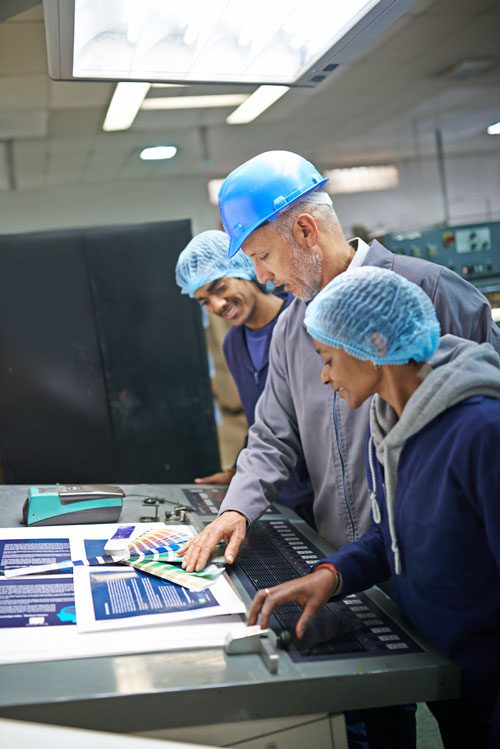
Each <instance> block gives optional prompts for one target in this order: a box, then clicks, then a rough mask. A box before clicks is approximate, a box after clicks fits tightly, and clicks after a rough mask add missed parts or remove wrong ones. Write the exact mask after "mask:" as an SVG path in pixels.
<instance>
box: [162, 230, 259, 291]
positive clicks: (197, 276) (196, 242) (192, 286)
mask: <svg viewBox="0 0 500 749" xmlns="http://www.w3.org/2000/svg"><path fill="white" fill-rule="evenodd" d="M228 249H229V237H228V236H227V234H225V233H224V232H223V231H217V230H212V231H204V232H202V233H201V234H198V235H197V236H196V237H193V239H192V240H191V241H190V242H189V244H188V245H187V246H186V247H185V248H184V249H183V250H182V252H181V254H180V255H179V258H178V260H177V265H176V266H175V280H176V281H177V285H178V286H180V288H181V292H182V293H183V294H189V296H190V297H191V298H192V299H193V298H194V292H195V291H196V289H199V288H200V287H201V286H205V284H207V283H210V282H211V281H216V280H217V279H218V278H223V277H226V278H243V279H245V280H247V281H255V280H256V279H257V276H256V274H255V269H254V267H253V263H252V261H251V260H249V259H248V257H247V256H246V255H245V253H243V252H239V253H238V255H237V256H236V257H233V258H231V259H229V258H228V256H227V253H228Z"/></svg>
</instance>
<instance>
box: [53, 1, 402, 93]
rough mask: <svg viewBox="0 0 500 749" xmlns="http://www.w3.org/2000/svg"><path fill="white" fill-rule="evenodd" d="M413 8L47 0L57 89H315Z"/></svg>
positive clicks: (380, 4) (399, 5)
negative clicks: (142, 83)
mask: <svg viewBox="0 0 500 749" xmlns="http://www.w3.org/2000/svg"><path fill="white" fill-rule="evenodd" d="M414 2H415V0H349V2H332V0H274V1H273V2H272V3H270V2H269V1H268V0H253V2H248V3H243V2H241V0H184V1H183V2H179V3H173V2H165V0H149V2H146V1H145V0H143V1H142V2H140V1H139V0H106V2H102V1H99V0H57V2H55V1H54V0H44V19H45V31H46V36H47V51H48V62H49V73H50V76H51V78H53V79H55V80H73V79H86V80H121V81H124V80H147V81H164V82H170V83H181V82H186V83H190V82H191V83H207V82H210V83H248V84H255V85H258V84H280V85H286V86H289V85H305V86H314V85H316V84H318V83H321V81H323V80H324V78H325V77H326V76H327V75H328V74H329V73H330V72H331V71H333V70H334V69H335V68H336V67H337V66H338V65H339V64H345V63H346V62H351V61H352V60H353V59H355V58H359V57H360V56H361V55H363V54H366V50H367V43H371V42H372V41H373V40H374V39H376V38H377V37H378V36H379V35H380V34H381V33H382V32H384V31H385V30H386V29H387V28H388V27H389V26H390V25H391V24H392V23H393V22H394V21H395V20H396V19H397V18H399V17H400V16H401V15H402V14H403V13H404V12H405V11H406V10H407V9H408V8H409V7H411V5H412V4H413V3H414Z"/></svg>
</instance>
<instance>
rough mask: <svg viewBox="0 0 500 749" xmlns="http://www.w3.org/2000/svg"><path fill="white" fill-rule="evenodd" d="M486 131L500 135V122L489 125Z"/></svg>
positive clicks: (489, 133)
mask: <svg viewBox="0 0 500 749" xmlns="http://www.w3.org/2000/svg"><path fill="white" fill-rule="evenodd" d="M486 132H487V133H488V135H500V122H494V123H493V125H489V126H488V128H487V130H486Z"/></svg>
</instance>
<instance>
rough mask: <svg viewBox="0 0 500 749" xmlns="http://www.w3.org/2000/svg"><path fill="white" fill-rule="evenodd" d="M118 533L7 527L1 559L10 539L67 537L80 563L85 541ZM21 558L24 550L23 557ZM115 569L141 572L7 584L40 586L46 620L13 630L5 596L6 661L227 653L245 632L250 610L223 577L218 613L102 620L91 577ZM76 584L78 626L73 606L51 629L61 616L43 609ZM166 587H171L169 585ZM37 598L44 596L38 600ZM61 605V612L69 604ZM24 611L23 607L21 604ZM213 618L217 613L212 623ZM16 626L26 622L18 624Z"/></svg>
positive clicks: (0, 536) (2, 651)
mask: <svg viewBox="0 0 500 749" xmlns="http://www.w3.org/2000/svg"><path fill="white" fill-rule="evenodd" d="M160 525H164V524H160ZM116 527H117V525H116V524H102V525H91V526H44V527H38V528H23V527H19V528H2V529H0V554H1V552H2V549H3V546H2V542H4V541H10V542H12V541H15V540H19V541H21V542H22V541H23V540H24V539H60V540H61V541H64V540H65V539H69V544H70V547H71V554H70V556H71V558H73V559H81V558H83V557H85V556H87V552H86V549H85V544H84V541H85V540H88V541H92V540H94V541H96V540H97V541H101V540H106V539H107V538H109V537H110V536H112V535H113V533H114V531H115V530H116ZM150 527H152V526H151V524H144V525H143V528H142V529H141V530H143V531H145V530H147V529H148V528H150ZM12 548H14V557H15V547H13V546H12V545H11V550H12ZM43 548H44V547H43V543H41V544H40V549H41V550H43ZM63 548H64V546H63ZM43 553H46V552H43ZM43 553H42V551H41V552H40V558H42V557H43ZM60 553H63V552H60ZM21 556H22V551H21V552H20V557H21ZM11 559H12V552H11ZM0 565H1V559H0ZM114 570H118V572H119V574H121V573H122V572H123V571H125V572H126V573H127V574H130V573H132V574H136V573H135V571H134V570H133V569H132V568H128V567H123V566H120V567H100V568H92V569H89V568H87V567H79V568H75V570H74V573H76V574H73V575H72V574H68V575H64V574H60V573H55V574H52V575H45V576H30V577H25V578H18V579H8V580H7V579H6V578H0V586H3V585H15V586H23V585H30V586H33V588H26V590H34V591H38V590H41V591H42V593H40V594H38V593H36V592H35V594H33V601H34V608H35V609H36V604H37V602H38V603H39V604H40V605H39V608H40V609H41V610H42V613H41V614H40V615H38V614H36V613H35V614H34V615H33V616H27V615H26V616H25V618H24V620H22V621H23V625H22V626H10V625H8V626H5V625H6V622H7V624H8V616H9V599H8V598H7V597H6V596H5V595H4V597H3V599H0V604H1V605H3V620H1V616H2V615H1V613H0V620H1V621H2V625H1V626H0V663H2V664H7V663H20V662H30V661H36V660H42V661H43V660H58V659H66V658H87V657H95V656H102V655H115V654H116V655H119V654H126V653H144V652H158V651H167V650H180V649H186V648H187V649H191V648H200V647H220V646H222V644H223V643H224V640H225V637H226V635H227V634H228V633H229V632H231V633H234V634H237V633H239V632H242V631H244V629H245V626H246V625H245V622H244V617H243V616H242V615H241V614H242V613H243V612H244V611H245V606H244V604H243V602H242V601H241V599H240V598H239V596H238V595H237V594H236V593H235V591H234V590H233V588H232V586H231V585H230V583H229V581H228V580H227V579H225V577H223V578H221V579H220V581H218V582H217V583H216V584H215V585H214V586H213V587H212V588H211V590H214V589H215V588H216V586H219V588H218V589H217V590H216V591H215V595H214V597H215V598H216V600H217V606H212V607H211V608H212V611H210V609H200V610H198V611H196V610H193V611H189V612H185V611H181V612H175V613H174V614H170V615H169V614H152V613H150V614H144V615H142V614H141V615H140V616H133V617H129V618H125V619H124V620H123V621H120V620H117V619H115V620H112V621H110V622H107V621H97V620H96V618H95V615H94V611H93V608H94V607H93V605H92V597H91V591H90V588H89V576H90V574H91V573H92V571H104V572H105V573H106V571H109V573H110V574H111V573H112V572H113V571H114ZM143 577H144V575H143ZM148 577H149V576H148ZM151 577H152V576H151ZM156 580H158V578H156ZM71 581H73V582H74V584H75V594H76V595H75V599H76V605H77V619H78V625H75V624H73V623H71V608H72V607H71V606H65V607H64V608H63V609H62V610H59V611H58V612H56V613H57V616H58V617H59V618H58V619H57V620H56V623H57V624H58V625H60V626H51V625H50V623H51V621H52V622H53V621H54V619H55V615H54V613H52V614H50V615H45V611H44V607H45V608H50V606H48V607H47V602H49V603H50V602H51V600H52V599H51V595H52V594H51V588H50V586H52V585H53V586H55V588H54V590H57V596H59V597H60V599H61V600H62V599H63V598H64V597H65V596H66V597H67V596H68V595H69V594H68V589H69V590H70V591H71ZM160 582H161V583H164V581H160ZM219 583H220V585H219ZM47 585H48V586H49V590H48V594H47V595H45V598H44V594H43V591H44V586H47ZM167 585H168V583H167ZM176 587H177V586H176ZM10 590H11V591H12V590H15V588H10ZM18 590H19V600H20V601H21V603H22V594H23V589H22V587H19V588H18ZM61 591H62V592H61ZM71 592H72V591H71ZM37 595H39V598H40V600H39V601H38V598H37ZM57 596H55V597H57ZM10 601H12V597H10ZM58 605H59V606H61V605H62V604H58ZM19 608H22V606H20V607H19ZM54 609H57V606H54ZM0 611H1V610H0ZM12 611H14V612H15V611H16V607H15V606H13V607H12ZM215 611H217V612H218V613H217V614H216V615H214V614H215ZM68 612H69V613H68ZM65 613H68V616H67V617H66V618H64V617H63V616H62V615H63V614H65ZM207 614H211V616H210V618H209V617H208V616H207ZM12 616H18V614H17V613H13V614H12ZM73 619H74V611H73ZM181 619H182V624H181V625H177V624H176V622H177V621H180V620H181ZM17 621H21V620H20V619H19V618H18V619H17ZM167 622H168V623H167ZM84 629H85V630H100V629H104V630H106V629H109V631H83V630H84ZM117 630H118V631H117Z"/></svg>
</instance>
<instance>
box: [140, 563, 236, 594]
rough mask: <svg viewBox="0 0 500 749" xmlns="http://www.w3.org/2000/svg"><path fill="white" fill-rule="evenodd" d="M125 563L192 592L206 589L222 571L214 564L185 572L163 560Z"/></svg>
mask: <svg viewBox="0 0 500 749" xmlns="http://www.w3.org/2000/svg"><path fill="white" fill-rule="evenodd" d="M125 564H128V565H129V566H130V567H134V569H137V570H140V571H141V572H147V573H148V574H150V575H155V576H156V577H161V578H162V579H163V580H168V581H169V582H171V583H176V584H177V585H181V586H182V587H183V588H187V589H188V590H190V591H192V592H199V591H202V590H206V588H209V587H210V586H211V585H213V584H214V583H215V582H216V580H217V579H218V578H219V577H220V575H222V573H223V572H224V569H223V568H219V567H216V566H215V565H214V564H211V565H210V566H209V567H205V569H204V570H202V571H201V572H186V570H183V569H182V567H177V566H175V565H172V564H166V563H165V562H154V561H153V562H149V561H140V562H132V561H127V562H125Z"/></svg>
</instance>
